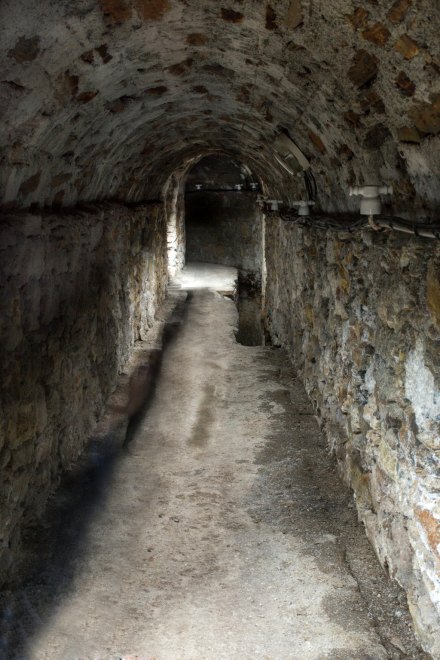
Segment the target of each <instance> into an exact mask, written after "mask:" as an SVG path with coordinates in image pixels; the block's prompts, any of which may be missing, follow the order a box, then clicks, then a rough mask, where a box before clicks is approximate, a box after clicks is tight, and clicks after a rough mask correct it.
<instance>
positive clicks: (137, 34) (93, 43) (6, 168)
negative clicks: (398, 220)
mask: <svg viewBox="0 0 440 660" xmlns="http://www.w3.org/2000/svg"><path fill="white" fill-rule="evenodd" d="M437 19H438V4H437V1H436V0H422V1H421V2H417V3H416V2H409V1H406V0H405V1H404V0H397V2H393V1H392V0H387V1H386V2H376V1H374V2H373V1H371V0H369V1H368V2H367V3H366V4H365V5H362V6H360V5H359V4H358V3H356V2H354V1H352V0H338V2H311V0H273V1H272V2H270V3H267V2H254V1H253V0H237V1H236V2H234V3H233V4H232V6H231V5H229V4H225V5H222V4H219V2H218V1H217V0H206V1H204V2H196V3H188V2H187V0H80V1H79V2H75V3H69V2H59V1H58V0H44V1H43V2H38V3H35V2H33V1H32V0H3V1H2V3H1V7H0V43H1V55H2V56H1V59H0V61H1V65H0V107H1V108H2V127H1V132H0V148H1V154H2V155H1V165H2V166H1V174H0V187H1V198H2V200H3V201H4V203H8V204H14V205H23V206H27V205H28V204H30V203H32V202H36V203H39V204H50V203H52V202H56V203H58V204H66V205H72V204H74V203H75V202H76V200H78V199H83V200H95V199H99V198H103V197H107V198H109V197H117V198H119V199H130V200H141V199H145V198H146V197H149V196H155V195H157V193H158V191H159V190H160V188H161V186H162V184H163V183H164V182H165V181H166V180H167V178H168V177H169V176H170V175H171V173H172V172H173V171H174V170H175V168H176V167H178V166H179V164H180V163H183V162H190V161H191V160H192V159H195V158H197V157H199V156H201V155H204V154H207V153H211V152H213V151H222V152H225V151H226V152H229V153H231V154H233V155H235V156H236V157H237V158H238V159H239V160H240V161H242V162H245V163H247V164H248V165H249V166H250V167H251V168H252V169H253V170H254V171H255V172H256V174H258V175H259V176H260V177H261V178H263V179H264V180H265V181H266V182H267V184H268V185H270V188H271V194H273V195H275V194H276V193H277V191H280V190H282V189H284V190H287V191H289V186H290V183H289V181H288V179H287V178H286V176H285V173H283V169H282V168H281V167H280V166H279V165H278V164H277V162H276V160H275V157H274V148H273V143H274V135H275V132H276V131H277V130H278V129H279V127H284V128H285V129H286V130H288V131H289V132H290V133H291V135H292V137H293V138H294V139H295V140H296V141H297V143H298V144H299V146H300V147H301V149H302V150H303V151H304V152H305V153H306V154H307V155H308V156H309V157H310V159H311V160H312V164H313V167H314V170H315V174H316V176H317V178H319V179H320V188H321V195H322V198H321V203H323V204H324V205H325V206H329V207H330V206H331V207H332V208H340V209H343V208H346V207H347V204H348V202H347V186H348V185H349V184H354V183H360V184H361V183H362V182H364V181H368V180H371V178H374V179H376V178H379V177H380V178H381V179H385V182H386V183H388V184H394V187H395V189H396V196H395V204H396V209H397V210H398V211H399V212H403V211H405V210H406V209H407V208H408V205H414V206H415V207H416V208H417V209H418V211H419V212H420V213H422V214H423V213H425V214H429V213H430V212H432V210H433V209H434V208H435V207H436V205H438V203H439V201H440V186H439V184H438V175H439V167H440V166H439V160H438V157H437V156H436V154H437V155H438V149H439V141H440V135H439V131H440V119H439V117H440V114H439V113H440V108H439V103H438V95H439V93H440V79H439V70H440V52H439V48H440V45H439V40H438V20H437ZM407 81H409V82H407ZM402 128H405V129H406V130H405V131H402ZM408 129H409V130H410V131H411V132H408ZM408 135H411V136H412V137H411V139H410V140H407V139H406V137H405V136H408ZM414 136H418V138H417V139H418V143H414Z"/></svg>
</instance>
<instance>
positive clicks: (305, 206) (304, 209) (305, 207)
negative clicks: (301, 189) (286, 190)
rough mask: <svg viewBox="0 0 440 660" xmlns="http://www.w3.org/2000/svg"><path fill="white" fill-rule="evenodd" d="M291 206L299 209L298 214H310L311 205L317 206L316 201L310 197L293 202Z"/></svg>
mask: <svg viewBox="0 0 440 660" xmlns="http://www.w3.org/2000/svg"><path fill="white" fill-rule="evenodd" d="M291 206H292V207H293V208H297V209H298V215H301V216H307V215H310V207H311V206H315V202H314V201H312V200H309V199H300V200H298V201H297V202H292V204H291Z"/></svg>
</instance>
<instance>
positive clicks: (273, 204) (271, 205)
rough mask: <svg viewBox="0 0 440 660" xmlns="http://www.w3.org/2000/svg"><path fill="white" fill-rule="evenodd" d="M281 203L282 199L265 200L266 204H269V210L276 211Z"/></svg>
mask: <svg viewBox="0 0 440 660" xmlns="http://www.w3.org/2000/svg"><path fill="white" fill-rule="evenodd" d="M282 203H283V200H282V199H268V200H267V201H266V204H268V205H269V208H270V210H271V211H278V209H279V208H280V204H282Z"/></svg>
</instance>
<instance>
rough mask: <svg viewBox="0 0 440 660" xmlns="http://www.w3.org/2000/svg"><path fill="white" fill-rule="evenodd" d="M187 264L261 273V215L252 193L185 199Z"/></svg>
mask: <svg viewBox="0 0 440 660" xmlns="http://www.w3.org/2000/svg"><path fill="white" fill-rule="evenodd" d="M185 218H186V258H187V261H203V262H207V263H216V264H224V265H226V266H236V267H237V268H241V269H243V270H247V271H253V272H261V258H262V254H261V250H262V221H261V212H260V210H259V208H258V207H257V205H256V203H255V194H254V193H252V192H244V191H243V192H240V193H236V192H202V191H200V192H191V193H188V194H187V195H186V204H185Z"/></svg>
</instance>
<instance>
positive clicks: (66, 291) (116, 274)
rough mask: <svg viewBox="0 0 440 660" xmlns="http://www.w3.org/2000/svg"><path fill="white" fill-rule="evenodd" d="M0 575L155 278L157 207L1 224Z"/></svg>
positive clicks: (108, 376) (86, 422) (124, 346)
mask: <svg viewBox="0 0 440 660" xmlns="http://www.w3.org/2000/svg"><path fill="white" fill-rule="evenodd" d="M0 234H1V235H0V281H1V282H2V294H1V298H0V346H1V348H0V369H1V374H2V377H1V380H0V468H1V477H0V479H1V492H0V567H1V570H0V573H1V575H0V578H4V577H5V574H7V573H8V571H9V569H10V568H11V564H12V561H13V560H14V561H15V560H16V559H17V557H18V556H19V551H20V543H21V531H22V529H23V527H24V526H25V525H28V524H29V522H31V521H32V520H33V519H34V518H35V517H36V516H38V515H39V514H40V513H41V512H42V510H43V509H44V506H45V503H46V501H47V498H48V496H49V494H50V493H51V492H52V491H53V489H54V487H55V486H56V484H57V482H58V480H59V477H60V474H61V473H62V472H63V471H64V470H66V469H68V468H69V467H70V466H71V465H72V464H73V462H74V461H75V459H76V458H77V457H78V455H79V454H80V452H81V450H82V448H83V447H84V445H85V443H86V442H87V440H88V439H89V438H90V436H91V433H92V432H93V429H94V426H95V423H96V420H97V418H98V416H99V415H100V413H101V411H102V409H103V406H104V404H105V402H106V400H107V398H108V396H109V394H110V393H111V392H112V389H113V387H114V385H115V382H116V378H117V375H118V372H119V371H120V369H121V367H122V365H124V363H125V361H126V360H127V358H128V356H129V353H130V350H131V348H132V347H133V345H134V343H135V342H136V341H137V340H138V339H143V338H144V337H145V334H146V332H147V331H148V329H149V328H150V327H151V325H152V323H153V320H154V317H155V311H156V309H157V306H158V304H159V303H160V302H161V301H162V299H163V297H164V292H165V286H166V227H165V220H164V214H163V210H162V207H161V206H159V205H157V206H148V207H137V208H132V209H130V208H127V207H126V206H123V205H110V204H108V205H105V206H101V207H99V208H98V207H95V208H92V207H90V208H88V209H87V210H84V211H82V212H76V213H64V214H55V213H53V214H50V213H44V214H43V213H26V212H21V213H18V212H17V213H15V214H12V213H11V214H9V215H6V216H4V217H3V219H2V220H1V223H0Z"/></svg>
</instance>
